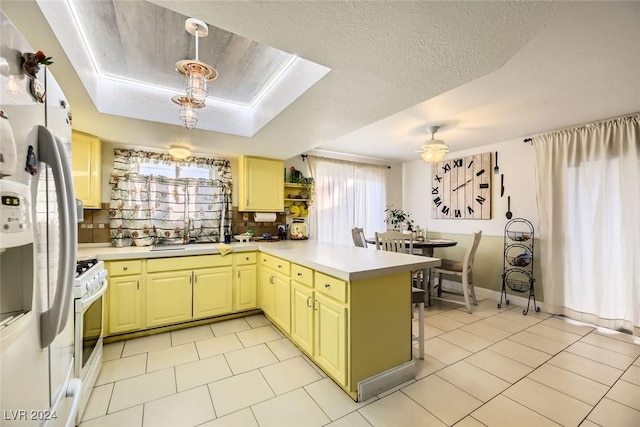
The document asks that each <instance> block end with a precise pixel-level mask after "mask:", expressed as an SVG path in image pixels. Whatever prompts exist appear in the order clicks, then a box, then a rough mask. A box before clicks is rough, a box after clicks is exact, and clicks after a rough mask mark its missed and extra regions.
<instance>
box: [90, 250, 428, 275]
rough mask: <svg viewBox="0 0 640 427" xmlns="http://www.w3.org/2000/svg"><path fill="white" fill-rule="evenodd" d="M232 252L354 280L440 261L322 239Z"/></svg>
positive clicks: (95, 253)
mask: <svg viewBox="0 0 640 427" xmlns="http://www.w3.org/2000/svg"><path fill="white" fill-rule="evenodd" d="M217 246H218V244H216V243H211V244H192V245H187V246H186V247H185V248H184V249H178V250H175V249H172V250H156V251H152V250H151V247H149V246H146V247H140V248H139V247H135V246H131V247H126V248H114V247H110V246H109V247H98V246H92V247H85V246H80V247H79V248H78V259H86V258H92V257H97V258H98V259H101V260H105V261H112V260H123V259H132V258H166V257H176V256H192V255H210V254H219V253H220V251H219V250H218V248H217ZM230 246H231V247H232V248H233V251H232V253H233V252H251V251H260V252H262V253H266V254H269V255H273V256H276V257H279V258H283V259H285V260H288V261H291V262H293V263H296V264H299V265H302V266H305V267H309V268H312V269H314V270H317V271H320V272H322V273H325V274H328V275H330V276H334V277H337V278H339V279H343V280H347V281H354V280H363V279H368V278H371V277H378V276H381V275H389V274H395V273H400V272H405V271H415V270H424V269H428V268H431V267H437V266H439V265H440V259H438V258H429V257H424V256H419V255H406V254H398V253H393V252H384V251H377V250H375V249H374V248H357V247H354V246H351V245H338V244H332V243H322V242H317V241H315V240H303V241H299V240H298V241H292V240H285V241H280V242H247V243H231V244H230Z"/></svg>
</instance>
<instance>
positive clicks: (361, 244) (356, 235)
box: [351, 227, 367, 248]
mask: <svg viewBox="0 0 640 427" xmlns="http://www.w3.org/2000/svg"><path fill="white" fill-rule="evenodd" d="M351 237H352V238H353V244H354V245H356V247H358V248H366V247H367V241H366V240H365V237H364V230H363V229H362V228H360V227H353V228H352V229H351Z"/></svg>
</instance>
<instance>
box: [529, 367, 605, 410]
mask: <svg viewBox="0 0 640 427" xmlns="http://www.w3.org/2000/svg"><path fill="white" fill-rule="evenodd" d="M527 378H531V379H533V380H535V381H538V382H539V383H541V384H544V385H546V386H548V387H551V388H552V389H554V390H558V391H561V392H562V393H564V394H568V395H569V396H571V397H575V398H576V399H578V400H581V401H583V402H585V403H587V404H589V405H591V406H595V405H596V404H597V403H598V402H599V401H600V399H602V396H604V395H605V394H606V393H607V391H608V390H609V387H607V386H606V385H604V384H600V383H599V382H596V381H593V380H590V379H589V378H585V377H583V376H581V375H578V374H574V373H573V372H570V371H567V370H565V369H561V368H558V367H557V366H553V365H550V364H548V363H545V364H544V365H542V366H540V367H539V368H538V369H536V370H535V371H533V372H532V373H530V374H529V375H528V376H527Z"/></svg>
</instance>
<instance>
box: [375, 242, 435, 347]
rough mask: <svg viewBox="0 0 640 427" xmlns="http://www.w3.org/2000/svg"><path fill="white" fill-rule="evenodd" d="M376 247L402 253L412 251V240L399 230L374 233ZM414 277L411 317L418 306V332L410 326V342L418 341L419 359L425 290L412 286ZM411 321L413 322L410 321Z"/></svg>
mask: <svg viewBox="0 0 640 427" xmlns="http://www.w3.org/2000/svg"><path fill="white" fill-rule="evenodd" d="M375 240H376V249H378V250H382V251H388V252H399V253H404V254H411V253H413V240H412V239H411V235H410V234H409V235H408V234H404V233H402V232H401V231H387V232H385V233H378V232H376V233H375ZM413 281H414V277H413V274H412V275H411V307H412V309H411V318H412V319H413V307H414V306H417V307H418V334H417V335H415V334H414V333H413V325H412V327H411V329H412V331H411V342H413V341H418V353H419V355H420V359H424V301H425V298H426V295H427V294H426V291H425V290H424V289H420V288H417V287H415V286H413ZM412 323H413V322H412Z"/></svg>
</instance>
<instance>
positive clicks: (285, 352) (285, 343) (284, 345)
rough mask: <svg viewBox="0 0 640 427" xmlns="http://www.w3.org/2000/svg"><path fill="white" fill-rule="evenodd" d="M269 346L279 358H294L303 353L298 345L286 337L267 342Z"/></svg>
mask: <svg viewBox="0 0 640 427" xmlns="http://www.w3.org/2000/svg"><path fill="white" fill-rule="evenodd" d="M267 347H269V349H270V350H271V351H272V352H273V354H275V355H276V357H277V358H278V359H279V360H287V359H292V358H294V357H297V356H300V355H302V352H301V351H300V350H298V347H296V346H295V345H293V343H291V341H289V340H288V339H286V338H280V339H279V340H276V341H270V342H268V343H267Z"/></svg>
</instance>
